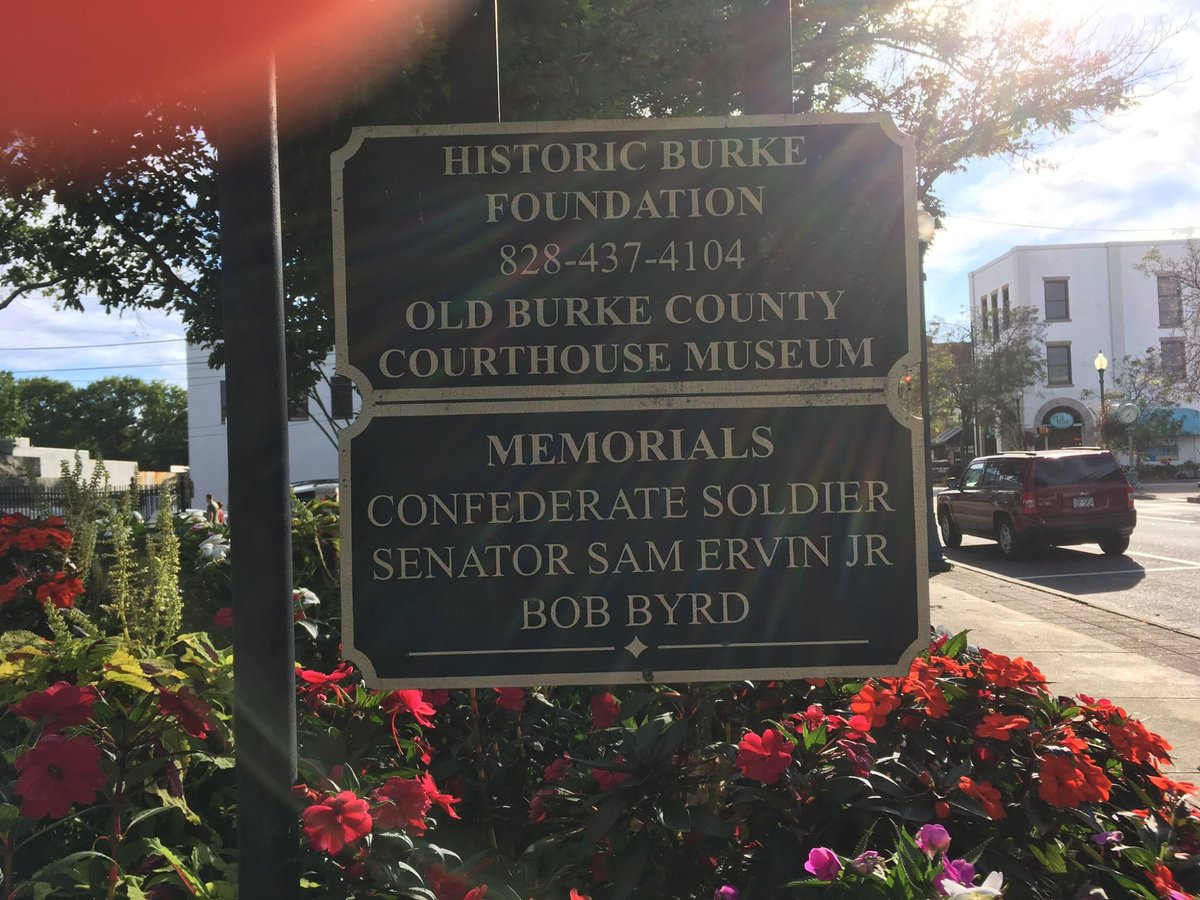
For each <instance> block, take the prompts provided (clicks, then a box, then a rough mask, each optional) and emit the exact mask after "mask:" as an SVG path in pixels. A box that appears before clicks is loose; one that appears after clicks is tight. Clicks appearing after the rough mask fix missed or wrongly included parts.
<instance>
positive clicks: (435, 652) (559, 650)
mask: <svg viewBox="0 0 1200 900" xmlns="http://www.w3.org/2000/svg"><path fill="white" fill-rule="evenodd" d="M616 649H617V648H616V647H530V648H529V649H525V650H521V649H511V648H510V649H506V650H414V651H413V652H412V653H409V654H408V655H409V656H510V655H516V654H520V653H607V652H611V651H613V650H616Z"/></svg>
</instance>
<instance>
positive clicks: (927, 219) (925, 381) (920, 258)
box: [917, 203, 950, 573]
mask: <svg viewBox="0 0 1200 900" xmlns="http://www.w3.org/2000/svg"><path fill="white" fill-rule="evenodd" d="M936 228H937V221H936V220H935V219H934V218H933V216H932V215H930V213H929V210H927V209H926V208H925V204H924V203H918V204H917V248H918V249H917V271H918V273H919V275H920V281H921V290H920V299H921V418H922V429H923V432H924V440H923V441H922V443H921V452H922V454H923V455H924V457H925V492H926V498H925V500H926V507H925V528H926V531H927V537H926V541H927V542H928V544H929V571H930V573H933V572H949V571H950V564H949V563H948V562H946V557H944V556H943V555H942V542H941V541H940V540H938V532H937V523H936V522H935V521H934V513H933V502H932V500H933V498H932V496H931V494H930V492H931V490H932V488H933V466H932V463H931V458H932V456H933V452H932V449H933V440H932V438H931V435H930V431H929V336H928V334H927V333H926V330H925V250H926V248H927V247H928V246H929V242H930V241H932V240H933V233H934V231H935V230H936Z"/></svg>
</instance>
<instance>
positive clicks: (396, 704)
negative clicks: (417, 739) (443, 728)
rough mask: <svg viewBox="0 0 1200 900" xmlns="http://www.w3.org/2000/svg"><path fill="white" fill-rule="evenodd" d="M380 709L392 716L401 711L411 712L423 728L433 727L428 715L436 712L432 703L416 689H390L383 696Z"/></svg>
mask: <svg viewBox="0 0 1200 900" xmlns="http://www.w3.org/2000/svg"><path fill="white" fill-rule="evenodd" d="M380 709H382V710H383V711H384V712H385V713H387V714H389V715H390V716H392V717H393V718H395V717H396V716H397V715H399V714H400V713H402V712H408V713H411V714H412V717H413V718H414V719H416V720H417V724H418V725H420V726H422V727H424V728H432V727H433V720H432V719H430V718H429V717H430V716H432V715H433V714H434V713H435V712H437V710H435V709H434V708H433V705H432V704H430V703H427V702H426V701H425V698H424V697H423V696H422V695H421V692H420V691H418V690H411V691H392V692H391V693H390V694H388V695H387V696H386V697H384V698H383V703H381V704H380Z"/></svg>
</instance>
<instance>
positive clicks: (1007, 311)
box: [1000, 284, 1012, 328]
mask: <svg viewBox="0 0 1200 900" xmlns="http://www.w3.org/2000/svg"><path fill="white" fill-rule="evenodd" d="M1000 298H1001V301H1000V302H1001V305H1002V306H1003V309H1002V310H1001V314H1002V315H1003V317H1004V327H1005V328H1008V327H1009V326H1010V325H1012V306H1011V305H1010V303H1009V299H1008V285H1007V284H1006V285H1004V287H1002V288H1000Z"/></svg>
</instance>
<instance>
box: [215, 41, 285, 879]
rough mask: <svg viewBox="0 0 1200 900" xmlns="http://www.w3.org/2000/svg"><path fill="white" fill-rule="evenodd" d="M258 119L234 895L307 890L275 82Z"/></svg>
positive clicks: (240, 422)
mask: <svg viewBox="0 0 1200 900" xmlns="http://www.w3.org/2000/svg"><path fill="white" fill-rule="evenodd" d="M260 100H261V103H260V111H259V113H258V115H257V116H253V115H252V116H248V117H247V119H248V121H247V122H246V124H245V127H244V128H243V129H241V130H239V131H238V133H237V134H232V133H224V132H220V133H219V134H218V135H217V138H218V157H219V162H218V177H219V188H218V190H219V198H220V209H221V300H222V309H223V315H224V320H225V372H226V383H227V385H228V401H227V414H228V419H227V421H228V441H229V514H230V517H229V521H230V542H231V545H232V551H231V556H230V569H231V577H232V581H233V610H234V631H233V652H234V668H233V674H234V686H235V688H234V689H235V694H234V697H235V700H234V702H235V708H234V732H235V735H236V739H237V798H238V806H237V833H238V888H239V892H240V896H242V897H245V898H255V900H292V898H295V897H297V896H298V894H299V890H300V877H299V865H298V856H297V850H298V847H299V844H298V839H299V819H298V816H297V811H296V809H295V807H294V804H293V801H292V799H291V794H290V789H291V786H292V785H293V784H294V783H295V781H296V689H295V679H296V673H295V643H294V634H293V629H294V625H293V614H292V532H291V491H290V489H289V485H288V440H287V422H288V418H287V367H286V363H285V355H284V294H283V262H282V251H281V237H280V212H279V152H278V149H279V148H278V136H277V133H276V107H275V73H274V64H273V63H271V62H268V63H266V64H265V65H264V66H263V78H262V94H261V98H260Z"/></svg>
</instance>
